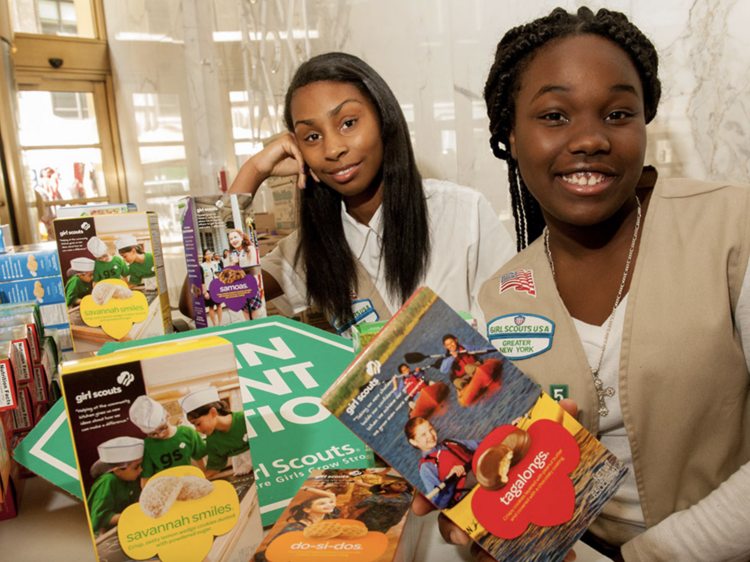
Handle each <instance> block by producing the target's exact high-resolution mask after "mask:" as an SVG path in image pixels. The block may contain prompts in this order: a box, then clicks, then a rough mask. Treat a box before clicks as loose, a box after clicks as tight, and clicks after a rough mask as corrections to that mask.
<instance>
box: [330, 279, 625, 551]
mask: <svg viewBox="0 0 750 562" xmlns="http://www.w3.org/2000/svg"><path fill="white" fill-rule="evenodd" d="M323 404H324V405H325V406H326V407H327V408H328V409H329V410H331V411H332V412H333V414H334V415H335V416H337V417H338V418H340V419H341V421H342V422H344V424H346V425H347V426H348V427H349V428H350V429H351V430H352V431H353V432H354V433H355V434H357V435H358V436H359V437H360V438H361V439H362V440H363V441H364V442H365V443H367V444H368V445H370V446H371V447H372V448H373V449H374V450H375V452H376V453H378V454H379V455H380V456H381V457H382V458H383V459H384V460H385V461H386V462H387V463H388V464H390V465H391V466H392V467H393V468H394V469H396V470H397V471H398V472H400V473H401V474H403V475H404V477H405V478H406V479H407V480H408V481H409V482H410V483H411V484H412V485H413V486H415V487H416V488H417V489H418V490H419V491H420V492H422V493H423V494H424V495H425V496H426V497H427V498H428V499H430V501H432V503H433V504H435V506H436V507H438V508H440V509H442V510H443V512H444V513H445V515H447V516H448V517H449V518H450V519H452V520H453V521H454V522H455V523H456V524H457V525H458V526H459V527H461V528H462V529H464V530H465V531H466V532H467V533H468V534H469V535H470V536H471V537H472V539H474V540H475V541H476V542H477V543H478V544H479V545H480V546H481V547H482V548H483V549H484V550H485V551H487V552H488V553H490V554H491V555H492V556H494V557H495V558H496V559H498V560H503V561H519V562H520V561H524V562H528V561H532V562H542V561H545V562H547V561H549V562H554V561H560V560H562V559H563V558H564V556H565V554H566V553H567V552H568V551H569V550H570V548H571V547H572V546H573V544H574V543H575V542H576V541H577V540H578V538H579V537H580V536H581V535H582V534H583V532H584V531H585V530H586V528H587V527H588V525H589V524H590V523H591V521H593V519H594V518H595V517H596V516H597V515H598V514H599V513H600V512H601V510H602V508H603V507H604V504H605V503H606V502H607V501H608V500H609V499H610V498H611V497H612V495H613V494H614V493H615V491H616V490H617V488H618V487H619V486H620V485H621V484H622V481H623V479H624V478H625V475H626V473H627V468H626V467H625V466H624V465H623V464H622V463H621V462H620V461H619V460H618V459H617V458H616V457H614V456H613V455H612V454H611V453H610V452H609V451H607V449H606V448H605V447H604V446H603V445H602V444H601V443H599V441H597V440H596V439H595V438H594V436H592V435H591V434H589V433H588V432H587V431H586V430H585V429H584V428H583V427H582V426H581V425H580V424H579V423H578V422H577V421H576V420H574V419H573V418H572V417H571V416H569V415H568V414H566V413H565V412H564V411H563V410H562V408H560V406H559V405H558V404H557V403H556V402H555V401H554V400H553V399H552V398H550V397H549V396H547V395H546V394H544V393H543V392H542V391H541V390H540V389H539V387H538V386H537V385H536V384H534V383H533V382H532V381H531V380H530V379H529V378H528V377H526V376H525V375H524V374H523V373H522V372H521V371H520V370H519V369H518V368H517V367H516V366H515V365H513V363H511V362H510V361H509V360H508V359H507V358H505V357H504V356H503V355H502V354H501V353H499V352H498V351H496V350H495V348H494V347H492V345H491V344H490V343H489V342H487V340H485V339H484V338H483V337H482V336H481V335H479V334H478V333H477V332H476V331H475V330H473V329H472V328H471V327H470V326H469V325H468V324H467V322H466V321H465V320H464V319H462V318H461V317H460V316H459V315H458V314H457V313H455V312H454V311H453V310H451V308H450V307H448V305H446V304H445V303H444V302H443V301H442V300H440V299H439V298H438V297H437V295H435V293H434V292H432V291H431V290H430V289H428V288H423V289H420V290H419V291H418V292H417V293H415V295H414V296H413V297H412V298H411V299H410V300H409V301H408V302H407V303H406V305H404V307H403V308H402V309H401V310H400V311H399V312H398V314H397V315H396V316H395V317H394V318H393V319H392V320H391V321H390V323H389V324H388V325H387V326H386V327H385V328H384V329H383V330H382V331H381V332H380V333H379V334H378V335H377V336H376V338H375V339H374V340H373V341H372V342H371V343H370V345H369V346H368V347H367V348H366V349H365V350H364V352H363V353H362V354H361V355H359V356H358V357H357V359H356V360H355V361H354V362H353V363H352V364H351V365H350V366H349V368H348V369H347V370H346V371H345V372H344V374H342V375H341V377H340V378H339V380H338V381H336V383H335V384H334V386H332V387H331V389H329V391H328V392H327V393H326V394H325V395H324V396H323Z"/></svg>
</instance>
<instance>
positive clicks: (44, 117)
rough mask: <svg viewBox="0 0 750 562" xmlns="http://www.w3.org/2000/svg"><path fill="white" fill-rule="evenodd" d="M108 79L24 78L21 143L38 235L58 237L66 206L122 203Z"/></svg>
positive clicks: (21, 83)
mask: <svg viewBox="0 0 750 562" xmlns="http://www.w3.org/2000/svg"><path fill="white" fill-rule="evenodd" d="M104 87H105V86H104V82H88V81H77V80H70V81H69V80H65V81H52V80H41V81H40V82H39V83H38V84H28V83H24V80H23V79H22V78H20V77H19V91H18V117H19V135H18V137H19V144H20V149H21V158H22V165H23V168H24V174H25V175H26V179H27V182H26V186H27V187H26V189H27V197H26V200H27V202H28V208H29V219H30V221H31V224H33V225H36V229H35V230H36V232H35V233H34V237H35V238H36V239H38V240H49V239H51V238H52V237H53V236H54V231H53V229H52V220H53V219H54V218H55V216H56V214H57V209H58V207H60V206H61V205H65V204H75V205H82V204H86V203H107V202H120V197H119V190H118V188H117V187H114V188H113V189H111V190H109V189H108V188H107V186H108V185H109V186H117V185H118V182H117V177H116V176H117V170H116V166H115V161H114V159H115V156H114V149H113V144H112V134H111V131H110V127H109V119H108V118H107V114H106V111H107V100H106V95H105V91H104Z"/></svg>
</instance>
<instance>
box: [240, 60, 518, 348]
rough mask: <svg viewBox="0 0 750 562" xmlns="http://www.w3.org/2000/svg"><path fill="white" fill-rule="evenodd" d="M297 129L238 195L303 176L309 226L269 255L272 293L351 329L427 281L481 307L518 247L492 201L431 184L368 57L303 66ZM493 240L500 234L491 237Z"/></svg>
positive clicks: (287, 109) (243, 173)
mask: <svg viewBox="0 0 750 562" xmlns="http://www.w3.org/2000/svg"><path fill="white" fill-rule="evenodd" d="M284 118H285V121H286V126H287V128H288V129H289V134H287V135H285V136H283V137H281V138H279V139H277V140H275V141H274V142H272V143H270V144H269V145H268V146H267V147H266V148H265V149H264V150H263V151H261V152H260V153H258V154H257V155H255V156H253V157H252V158H250V160H248V161H247V162H246V163H245V164H244V165H243V167H242V169H241V170H240V172H239V174H238V175H237V178H236V179H235V181H234V183H233V185H232V188H231V190H230V191H231V192H235V193H241V192H249V193H253V194H254V193H255V192H256V191H257V189H258V187H259V186H260V184H261V183H262V182H263V181H264V180H265V179H266V178H268V177H270V176H290V175H294V174H298V186H299V188H300V191H299V199H298V202H299V205H298V213H299V229H298V230H297V231H296V232H295V233H293V234H292V235H290V236H289V237H287V238H286V239H284V240H282V242H281V243H280V244H279V247H278V248H276V249H275V250H274V251H273V252H272V253H271V254H269V256H267V257H266V258H264V260H263V277H264V279H263V284H264V287H265V290H266V298H267V299H273V298H275V297H279V296H281V295H282V294H283V295H284V297H285V298H284V299H283V300H281V302H277V304H278V305H279V308H280V309H281V310H282V312H284V313H285V314H292V313H298V312H300V311H302V310H304V309H306V308H307V307H308V306H316V307H317V308H319V309H321V310H322V311H323V312H324V313H325V314H326V316H327V317H328V318H329V320H332V321H333V324H334V326H335V327H336V328H337V330H338V331H339V332H340V333H343V332H345V331H346V330H347V329H348V328H349V327H350V326H351V325H352V324H354V323H358V322H360V321H370V322H371V321H375V320H378V319H380V320H386V319H388V318H390V316H391V314H393V313H395V312H396V311H397V310H398V309H399V308H400V307H401V305H402V304H403V303H404V301H406V299H408V298H409V297H410V296H411V294H412V293H413V292H414V291H415V290H416V289H417V288H418V287H419V286H420V285H428V286H430V287H431V288H432V289H433V290H435V291H436V292H437V293H438V295H440V296H441V297H442V298H443V299H444V300H445V301H446V302H447V303H448V304H449V305H451V306H452V307H453V308H456V309H459V310H465V311H469V312H472V313H474V314H477V313H478V312H479V310H478V308H477V307H476V306H475V305H474V296H475V293H476V291H477V290H478V288H479V286H480V285H481V283H482V282H483V281H484V280H485V279H486V277H487V276H488V275H490V274H491V273H492V271H494V270H496V269H497V268H498V267H499V266H500V265H502V264H503V263H504V262H505V261H507V260H508V259H509V258H510V257H511V256H512V255H513V253H514V251H513V248H512V243H511V240H510V237H509V236H508V234H507V233H506V232H505V229H504V228H503V227H502V225H501V224H500V222H499V220H498V218H497V216H496V215H495V214H494V213H493V212H492V210H491V209H490V207H489V205H488V203H487V201H486V200H485V199H484V197H483V196H482V195H481V194H479V193H477V192H475V191H473V190H471V189H467V188H463V187H459V186H457V185H454V184H451V183H448V182H442V181H436V180H423V179H422V177H421V175H420V173H419V171H418V169H417V165H416V161H415V158H414V153H413V150H412V147H411V140H410V136H409V129H408V127H407V124H406V120H405V118H404V115H403V112H402V111H401V107H400V106H399V104H398V101H397V100H396V97H395V96H394V95H393V92H392V91H391V90H390V88H389V87H388V85H387V84H386V83H385V81H384V80H383V79H382V78H381V77H380V76H379V75H378V74H377V73H376V72H375V71H374V70H373V69H372V68H370V66H368V65H367V64H366V63H365V62H363V61H362V60H360V59H358V58H357V57H354V56H352V55H347V54H344V53H329V54H325V55H320V56H317V57H313V58H312V59H310V60H309V61H307V62H305V63H303V64H302V65H301V66H300V67H299V69H298V70H297V72H296V74H295V75H294V77H293V78H292V82H291V85H290V87H289V89H288V91H287V94H286V98H285V104H284ZM490 241H491V242H490Z"/></svg>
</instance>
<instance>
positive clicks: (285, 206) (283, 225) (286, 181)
mask: <svg viewBox="0 0 750 562" xmlns="http://www.w3.org/2000/svg"><path fill="white" fill-rule="evenodd" d="M267 184H268V186H269V187H270V188H271V193H272V194H273V214H274V216H275V218H276V228H277V229H284V230H294V229H295V228H297V203H296V201H297V191H298V189H299V188H298V187H297V178H296V176H294V177H287V178H274V179H272V180H271V179H269V180H268V181H267Z"/></svg>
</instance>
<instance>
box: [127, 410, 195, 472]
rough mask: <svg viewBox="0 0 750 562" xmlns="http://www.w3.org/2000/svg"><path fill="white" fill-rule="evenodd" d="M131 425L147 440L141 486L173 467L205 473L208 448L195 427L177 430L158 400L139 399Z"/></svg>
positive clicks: (132, 411) (183, 427) (178, 427)
mask: <svg viewBox="0 0 750 562" xmlns="http://www.w3.org/2000/svg"><path fill="white" fill-rule="evenodd" d="M130 421H131V422H133V423H134V424H135V425H137V426H138V428H139V429H140V430H141V431H142V432H143V433H145V434H146V438H145V439H144V440H143V471H142V473H141V485H142V486H145V485H146V482H148V479H149V478H151V477H152V476H154V475H155V474H158V473H159V472H161V471H162V470H165V469H167V468H171V467H173V466H190V465H191V459H192V460H193V461H196V462H195V466H197V467H198V468H200V469H201V470H205V462H204V460H203V458H204V457H205V456H206V444H205V442H204V441H203V439H202V438H201V436H200V435H198V432H197V431H195V429H193V428H192V427H188V426H185V425H180V426H176V427H175V426H174V425H171V424H170V423H169V414H168V413H167V411H166V410H165V409H164V407H163V406H162V405H161V404H159V403H158V402H157V401H156V400H153V399H152V398H149V397H148V396H139V397H138V398H136V399H135V401H134V402H133V404H132V405H131V406H130Z"/></svg>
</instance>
